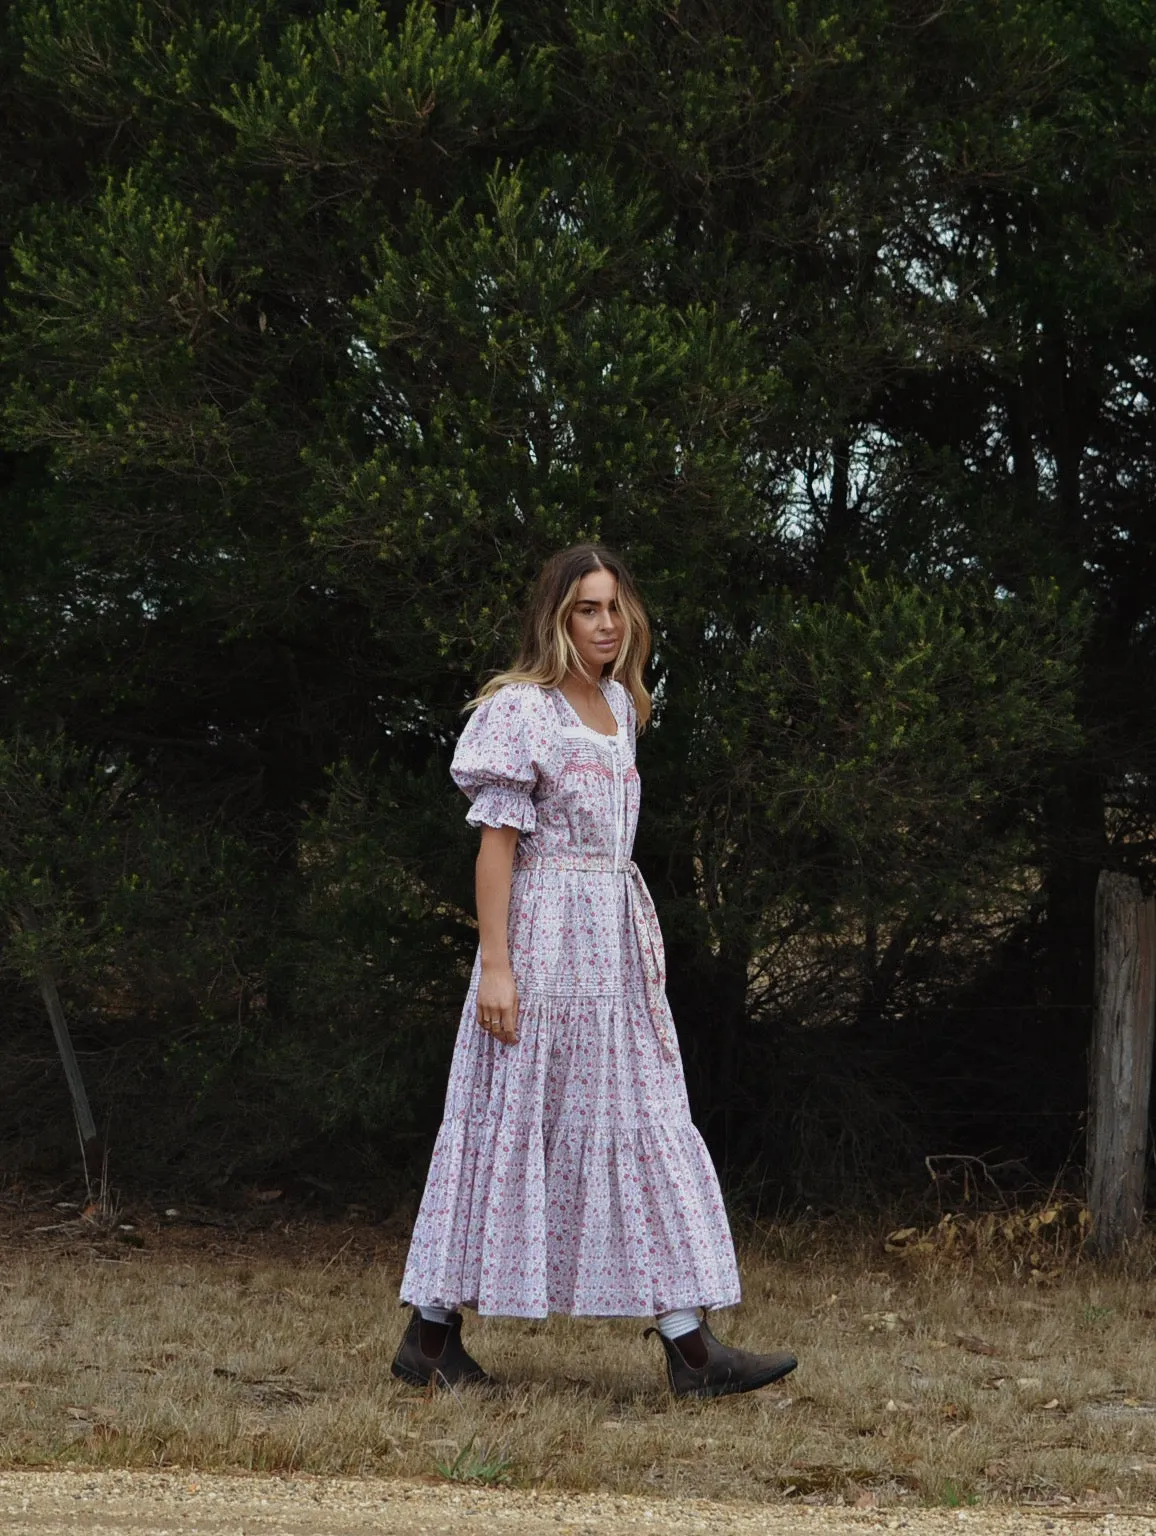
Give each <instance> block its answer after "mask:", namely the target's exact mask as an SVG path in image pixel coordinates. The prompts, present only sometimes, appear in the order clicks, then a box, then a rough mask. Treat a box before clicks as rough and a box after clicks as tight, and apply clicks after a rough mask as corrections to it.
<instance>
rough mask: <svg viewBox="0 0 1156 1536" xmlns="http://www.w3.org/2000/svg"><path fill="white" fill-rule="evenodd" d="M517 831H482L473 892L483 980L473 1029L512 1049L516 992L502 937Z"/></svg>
mask: <svg viewBox="0 0 1156 1536" xmlns="http://www.w3.org/2000/svg"><path fill="white" fill-rule="evenodd" d="M517 847H518V830H517V828H516V827H483V828H482V846H481V847H480V848H479V849H478V862H477V868H476V877H475V892H476V895H477V903H478V938H479V941H480V944H481V950H482V976H481V980H480V981H479V983H478V1024H479V1025H480V1026H481V1028H483V1029H485V1028H487V1023H486V1021H487V1020H488V1019H497V1020H498V1023H497V1024H495V1025H493V1026H491V1027H490V1033H491V1034H492V1035H493V1037H494V1039H495V1040H502V1041H504V1042H505V1043H506V1044H507V1045H516V1044H517V1040H518V988H517V985H516V983H515V981H514V972H513V969H512V967H511V965H510V948H509V941H508V938H507V934H508V931H509V922H510V884H511V881H512V879H513V870H514V853H515V851H516V850H517Z"/></svg>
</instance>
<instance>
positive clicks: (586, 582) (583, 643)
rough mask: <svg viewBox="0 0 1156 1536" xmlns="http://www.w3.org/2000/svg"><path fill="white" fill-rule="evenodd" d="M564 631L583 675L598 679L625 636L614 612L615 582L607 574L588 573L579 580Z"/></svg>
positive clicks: (624, 627)
mask: <svg viewBox="0 0 1156 1536" xmlns="http://www.w3.org/2000/svg"><path fill="white" fill-rule="evenodd" d="M566 628H567V629H568V630H569V632H570V639H571V640H572V641H573V642H574V649H575V650H576V651H577V652H578V655H579V656H580V657H581V658H582V662H583V665H584V666H585V668H586V670H587V672H588V673H589V674H590V676H591V677H601V675H602V669H603V668H604V667H605V666H606V665H607V664H608V663H610V662H612V661H614V659H615V658H616V657H617V655H618V652H619V651H620V650H621V649H622V637H623V635H624V634H625V632H626V625H625V624H624V623H623V622H622V615H621V614H620V613H619V611H618V581H617V578H616V577H614V576H612V575H611V574H610V572H609V571H591V572H590V574H589V575H588V576H583V578H582V580H581V581H580V582H579V583H578V596H577V598H576V599H575V602H574V606H573V608H572V609H571V610H570V617H569V619H567V621H566Z"/></svg>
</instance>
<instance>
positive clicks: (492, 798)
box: [466, 784, 537, 832]
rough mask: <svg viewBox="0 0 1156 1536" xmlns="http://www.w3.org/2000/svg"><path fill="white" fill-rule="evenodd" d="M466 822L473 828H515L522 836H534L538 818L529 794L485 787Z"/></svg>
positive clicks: (493, 785)
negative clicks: (528, 833) (525, 833)
mask: <svg viewBox="0 0 1156 1536" xmlns="http://www.w3.org/2000/svg"><path fill="white" fill-rule="evenodd" d="M466 820H467V821H468V822H469V824H470V826H471V827H516V828H517V830H518V831H519V832H532V831H533V830H534V827H535V824H536V822H537V815H536V813H535V810H534V802H533V800H532V799H531V798H530V795H529V793H528V792H524V791H522V790H518V789H511V788H508V787H507V786H506V785H504V784H486V785H484V786H483V787H482V788H481V789H479V790H478V793H477V796H476V798H475V799H474V803H473V805H471V806H470V808H469V810H468V811H467V812H466Z"/></svg>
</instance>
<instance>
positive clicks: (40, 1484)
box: [0, 1472, 1156, 1536]
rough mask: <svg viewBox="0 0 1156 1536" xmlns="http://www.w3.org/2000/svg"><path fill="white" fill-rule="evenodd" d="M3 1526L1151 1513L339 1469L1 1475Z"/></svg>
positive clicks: (466, 1524)
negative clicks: (312, 1473) (861, 1505)
mask: <svg viewBox="0 0 1156 1536" xmlns="http://www.w3.org/2000/svg"><path fill="white" fill-rule="evenodd" d="M0 1522H2V1529H3V1531H4V1536H73V1533H75V1532H77V1531H83V1532H85V1533H87V1536H177V1533H180V1536H369V1533H371V1532H373V1533H383V1536H385V1533H388V1536H461V1533H463V1532H471V1531H477V1532H480V1533H485V1536H656V1533H657V1532H660V1531H663V1530H675V1531H677V1532H679V1536H834V1533H836V1532H838V1533H846V1536H855V1533H860V1532H861V1533H863V1536H868V1533H871V1532H890V1531H896V1532H902V1533H904V1536H1072V1533H1076V1536H1152V1533H1153V1532H1156V1511H1154V1512H1153V1513H1152V1514H1138V1513H1116V1514H1111V1513H1109V1514H1103V1513H1101V1514H1098V1515H1096V1516H1094V1517H1092V1516H1085V1517H1083V1518H1077V1517H1076V1516H1075V1515H1073V1514H1071V1513H1067V1514H1063V1515H1060V1514H1052V1513H1047V1514H1045V1513H1043V1512H1039V1511H1025V1510H1017V1509H995V1508H992V1509H985V1510H982V1511H978V1510H956V1511H935V1510H911V1511H903V1512H888V1511H883V1510H880V1511H874V1512H859V1511H850V1510H833V1509H823V1508H807V1509H791V1510H781V1509H779V1510H771V1509H768V1508H767V1507H766V1506H760V1505H754V1504H738V1503H736V1504H731V1503H720V1502H714V1501H710V1500H706V1499H679V1500H661V1501H654V1500H647V1499H644V1498H637V1497H630V1496H627V1495H615V1496H607V1495H602V1494H559V1493H550V1494H537V1493H534V1492H532V1491H528V1492H512V1491H510V1490H507V1489H486V1490H478V1491H469V1490H458V1489H451V1488H439V1487H431V1486H427V1485H423V1484H418V1483H402V1482H391V1481H379V1480H372V1479H337V1478H292V1479H282V1478H261V1479H253V1478H239V1477H232V1478H224V1477H206V1476H200V1475H198V1474H187V1475H184V1474H182V1475H173V1474H165V1473H125V1472H101V1473H89V1472H63V1473H62V1472H21V1473H11V1472H9V1473H0Z"/></svg>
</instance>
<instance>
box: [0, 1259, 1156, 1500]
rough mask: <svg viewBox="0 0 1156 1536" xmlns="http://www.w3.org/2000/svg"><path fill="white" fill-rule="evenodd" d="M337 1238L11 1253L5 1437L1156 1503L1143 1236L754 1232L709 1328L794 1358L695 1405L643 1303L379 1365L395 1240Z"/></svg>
mask: <svg viewBox="0 0 1156 1536" xmlns="http://www.w3.org/2000/svg"><path fill="white" fill-rule="evenodd" d="M41 1241H43V1242H45V1243H51V1242H52V1241H53V1239H51V1237H46V1238H44V1239H42V1240H41ZM342 1241H343V1236H342V1234H341V1233H340V1232H338V1233H337V1234H336V1235H334V1234H333V1233H332V1232H329V1233H328V1234H326V1235H325V1237H324V1244H325V1246H324V1247H322V1246H321V1245H320V1244H318V1243H315V1244H314V1246H313V1251H314V1252H319V1253H320V1254H321V1257H320V1258H311V1257H309V1256H308V1254H306V1256H305V1257H303V1258H302V1259H301V1260H299V1261H298V1262H288V1261H281V1260H278V1259H276V1258H273V1259H258V1260H256V1261H254V1262H252V1263H249V1264H244V1263H238V1262H236V1260H235V1257H234V1258H229V1257H217V1258H214V1257H212V1256H205V1255H203V1254H194V1255H192V1256H190V1257H188V1258H187V1259H185V1258H181V1257H180V1255H179V1254H178V1255H176V1256H174V1255H173V1253H172V1251H171V1250H170V1249H168V1248H165V1247H164V1246H163V1245H158V1247H157V1249H156V1251H155V1252H154V1251H153V1250H152V1246H151V1244H149V1245H146V1247H145V1248H144V1249H143V1250H140V1251H138V1250H135V1249H126V1248H119V1250H118V1249H117V1247H116V1246H115V1245H109V1244H107V1243H106V1244H104V1245H103V1246H100V1245H93V1246H92V1247H90V1248H88V1249H85V1248H83V1247H80V1248H78V1247H77V1246H76V1245H75V1244H73V1245H72V1247H71V1249H70V1251H69V1252H66V1253H65V1252H60V1251H52V1252H44V1253H38V1252H35V1251H31V1252H30V1251H27V1249H25V1251H18V1252H16V1253H15V1254H14V1255H13V1256H12V1259H11V1261H10V1263H9V1264H8V1266H7V1267H6V1270H5V1278H4V1280H3V1282H2V1284H3V1291H2V1296H3V1308H2V1323H0V1459H2V1460H3V1462H4V1463H6V1464H7V1465H8V1466H21V1465H25V1466H27V1465H45V1464H57V1465H59V1464H84V1465H95V1466H106V1467H108V1466H134V1467H145V1466H158V1465H182V1466H197V1467H200V1468H204V1469H212V1468H215V1469H244V1470H266V1471H274V1470H278V1471H288V1470H295V1471H298V1472H308V1471H312V1472H318V1473H343V1472H344V1473H375V1474H383V1473H385V1474H399V1475H405V1476H410V1477H413V1476H419V1477H420V1476H423V1475H425V1476H434V1477H437V1476H448V1475H453V1476H458V1477H463V1478H470V1477H472V1478H474V1479H475V1480H478V1481H494V1480H498V1479H500V1478H508V1479H509V1480H510V1481H512V1482H513V1483H514V1484H521V1485H530V1484H533V1485H539V1486H544V1487H556V1488H568V1489H577V1490H588V1489H600V1490H613V1491H623V1492H626V1491H642V1492H648V1493H651V1494H653V1493H654V1492H656V1491H664V1492H669V1493H672V1494H674V1493H678V1494H701V1495H707V1496H714V1497H719V1496H722V1497H734V1498H739V1497H741V1498H754V1499H760V1498H761V1499H779V1498H791V1499H796V1500H803V1499H805V1500H809V1501H813V1502H814V1501H819V1500H823V1501H826V1500H831V1499H844V1500H846V1501H847V1502H849V1503H858V1504H861V1505H866V1504H869V1503H871V1502H877V1503H893V1502H897V1501H900V1500H911V1501H913V1502H920V1503H932V1504H948V1505H951V1504H964V1503H970V1502H973V1501H986V1500H992V1499H1017V1500H1040V1501H1045V1502H1047V1501H1054V1502H1060V1501H1066V1500H1072V1501H1076V1502H1092V1503H1095V1502H1097V1501H1106V1502H1110V1503H1113V1504H1120V1503H1124V1504H1140V1503H1149V1502H1152V1501H1153V1500H1156V1343H1154V1342H1153V1329H1152V1319H1153V1317H1154V1316H1156V1310H1154V1308H1153V1305H1152V1302H1151V1290H1150V1284H1149V1276H1150V1275H1151V1273H1152V1270H1153V1265H1152V1263H1151V1261H1150V1257H1149V1255H1148V1254H1147V1253H1145V1254H1137V1255H1134V1256H1133V1259H1132V1261H1131V1262H1130V1264H1129V1266H1128V1268H1127V1272H1125V1273H1121V1272H1117V1273H1115V1274H1109V1273H1107V1272H1104V1271H1101V1270H1097V1269H1095V1268H1094V1267H1092V1266H1090V1265H1087V1264H1082V1265H1081V1264H1078V1263H1076V1264H1072V1265H1069V1266H1068V1268H1067V1269H1066V1271H1065V1273H1064V1274H1062V1275H1061V1276H1059V1277H1058V1278H1055V1279H1052V1280H1051V1281H1046V1282H1045V1283H1042V1284H1040V1283H1037V1284H1034V1285H1033V1284H1028V1283H1024V1282H1023V1281H1022V1280H1016V1279H1014V1278H1007V1276H1006V1275H1005V1276H1004V1277H1003V1278H1001V1277H1000V1276H999V1275H998V1274H995V1273H992V1272H985V1271H984V1270H983V1268H982V1267H981V1266H979V1265H978V1264H977V1263H976V1262H975V1261H974V1258H973V1259H971V1260H961V1259H959V1258H958V1257H955V1256H952V1257H951V1258H950V1259H948V1258H946V1257H944V1255H943V1254H941V1253H936V1252H934V1251H929V1250H924V1251H923V1252H922V1253H921V1255H919V1256H917V1257H914V1258H913V1257H912V1256H911V1255H910V1254H908V1255H906V1256H894V1255H888V1254H886V1253H885V1251H884V1247H883V1244H882V1242H881V1241H877V1242H873V1243H871V1244H866V1243H865V1244H862V1245H860V1246H859V1247H858V1248H856V1247H853V1246H852V1247H849V1246H848V1245H847V1244H846V1243H844V1244H830V1243H824V1242H822V1241H820V1240H819V1239H818V1238H817V1237H815V1236H814V1235H813V1234H812V1235H807V1234H800V1233H796V1232H792V1231H789V1230H783V1231H780V1232H778V1233H771V1234H769V1235H768V1236H766V1237H765V1238H764V1240H763V1242H762V1244H761V1245H760V1247H759V1248H757V1249H748V1251H747V1253H746V1256H745V1261H744V1275H745V1286H746V1296H747V1301H746V1303H745V1305H744V1306H743V1307H742V1308H741V1309H740V1310H739V1311H738V1312H736V1313H734V1314H731V1315H729V1316H727V1315H725V1314H720V1315H719V1316H718V1318H717V1319H716V1326H717V1327H718V1330H719V1332H720V1333H721V1334H722V1335H723V1337H727V1338H730V1339H731V1340H732V1341H734V1342H737V1343H744V1344H750V1345H760V1344H762V1345H765V1346H768V1347H769V1346H777V1345H783V1344H786V1345H790V1346H791V1347H793V1348H794V1349H795V1350H796V1351H797V1353H798V1355H799V1357H800V1359H801V1361H802V1364H801V1366H800V1369H799V1371H798V1372H797V1373H796V1375H794V1376H793V1377H791V1378H789V1379H788V1380H787V1381H786V1382H784V1383H782V1384H781V1385H780V1386H778V1387H776V1388H771V1389H768V1390H766V1391H763V1392H759V1393H753V1394H751V1395H750V1396H747V1397H740V1398H731V1399H727V1400H723V1401H720V1402H715V1403H703V1404H686V1403H675V1402H673V1401H672V1400H671V1399H670V1398H669V1397H668V1396H667V1394H666V1391H665V1388H664V1386H663V1383H662V1377H661V1374H660V1350H659V1345H658V1343H657V1341H656V1340H653V1339H651V1340H648V1341H645V1342H644V1341H643V1340H642V1338H641V1337H640V1333H641V1326H642V1325H641V1324H640V1323H630V1322H622V1321H583V1322H577V1321H571V1320H569V1319H561V1318H559V1319H552V1320H550V1321H549V1322H548V1323H541V1324H538V1323H517V1322H505V1321H489V1322H478V1321H476V1320H472V1319H469V1320H467V1339H468V1342H469V1344H470V1346H471V1348H472V1349H473V1350H474V1351H475V1353H476V1354H477V1355H478V1356H479V1357H480V1358H481V1360H482V1361H483V1363H485V1364H486V1365H487V1366H488V1367H489V1368H491V1369H492V1370H493V1371H494V1372H495V1373H496V1374H497V1375H498V1376H500V1378H501V1379H502V1381H503V1383H504V1385H503V1386H502V1388H501V1389H500V1390H498V1391H496V1392H495V1393H493V1394H492V1395H485V1394H481V1393H478V1392H476V1391H470V1392H462V1393H460V1394H457V1395H455V1394H452V1393H441V1394H438V1395H436V1396H433V1397H430V1396H427V1395H423V1394H422V1393H419V1392H415V1391H414V1390H413V1389H411V1388H408V1387H405V1386H403V1385H401V1384H400V1383H398V1382H395V1381H394V1380H393V1379H392V1378H391V1377H390V1375H389V1363H390V1359H391V1357H392V1353H393V1350H394V1348H395V1345H396V1342H397V1338H398V1336H399V1334H400V1331H401V1327H402V1324H403V1321H404V1314H403V1313H402V1312H401V1310H400V1309H399V1308H398V1306H397V1304H396V1300H395V1297H396V1287H397V1279H398V1266H397V1263H396V1254H397V1248H396V1245H395V1246H394V1248H393V1249H392V1250H391V1259H390V1262H389V1263H386V1264H378V1263H373V1264H367V1263H366V1262H365V1257H366V1256H365V1254H364V1253H363V1252H360V1251H359V1250H358V1249H357V1248H355V1247H348V1248H345V1249H342V1248H341V1243H342ZM439 1466H440V1468H441V1470H440V1472H439V1471H438V1470H437V1469H438V1468H439Z"/></svg>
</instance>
